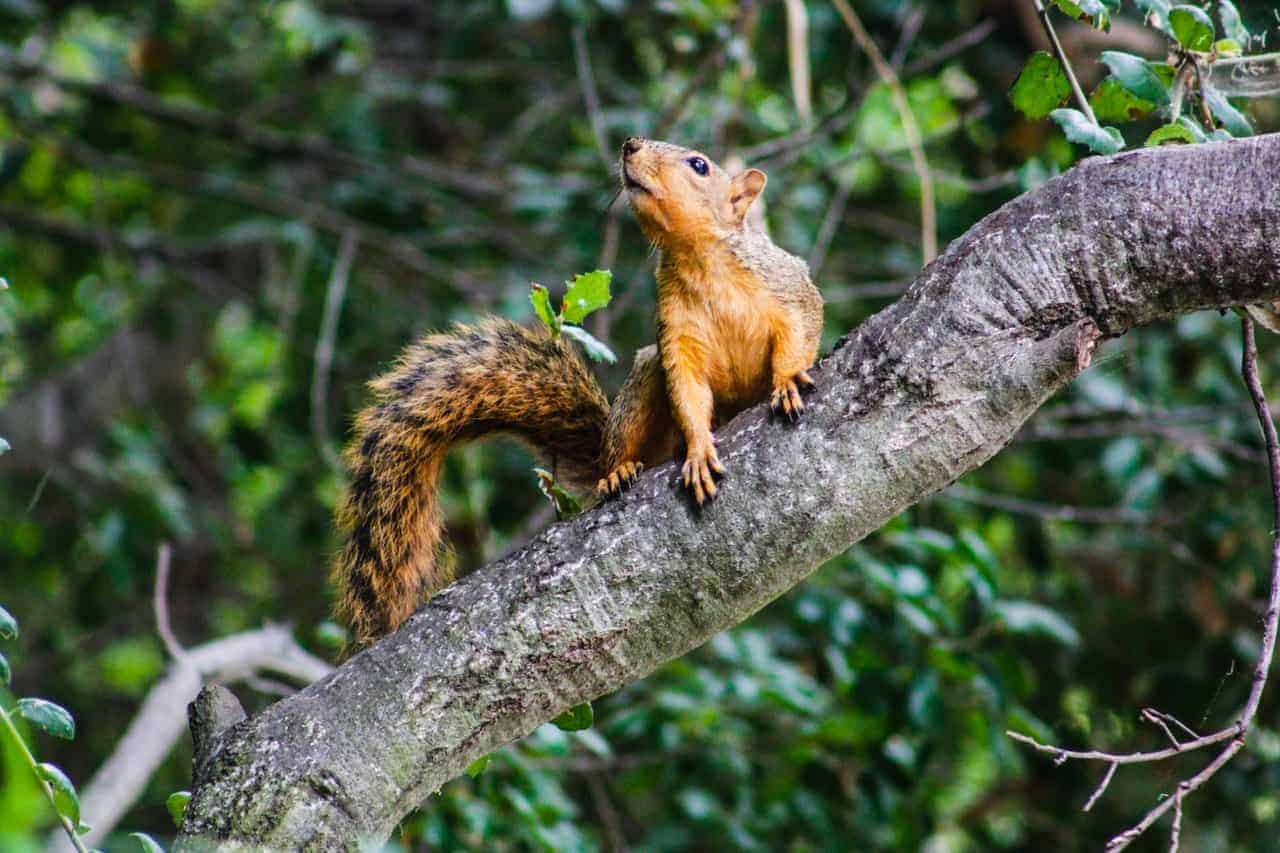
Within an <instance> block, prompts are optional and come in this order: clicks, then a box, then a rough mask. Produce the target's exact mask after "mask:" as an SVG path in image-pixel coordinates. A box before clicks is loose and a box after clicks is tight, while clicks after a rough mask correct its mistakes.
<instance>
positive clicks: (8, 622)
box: [0, 438, 18, 640]
mask: <svg viewBox="0 0 1280 853" xmlns="http://www.w3.org/2000/svg"><path fill="white" fill-rule="evenodd" d="M0 441H4V439H3V438H0ZM17 636H18V620H17V619H14V618H13V614H12V613H10V612H9V611H8V610H5V609H4V608H3V607H0V637H3V638H4V639H6V640H12V639H14V638H15V637H17Z"/></svg>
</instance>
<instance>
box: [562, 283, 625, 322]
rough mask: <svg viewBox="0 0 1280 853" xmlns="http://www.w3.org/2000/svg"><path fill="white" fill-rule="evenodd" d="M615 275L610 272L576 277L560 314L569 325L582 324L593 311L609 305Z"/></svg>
mask: <svg viewBox="0 0 1280 853" xmlns="http://www.w3.org/2000/svg"><path fill="white" fill-rule="evenodd" d="M612 280H613V273H611V272H609V271H608V270H596V271H595V272H589V273H583V274H582V275H575V276H574V277H573V281H571V282H569V289H568V290H566V291H565V293H564V302H563V303H561V305H560V313H561V315H563V316H564V319H565V321H566V322H568V323H581V322H582V321H583V319H584V318H585V317H586V316H587V315H588V314H590V313H591V312H592V311H598V310H599V309H601V308H603V307H604V306H606V305H608V304H609V299H610V298H611V297H610V296H609V283H610V282H611V281H612Z"/></svg>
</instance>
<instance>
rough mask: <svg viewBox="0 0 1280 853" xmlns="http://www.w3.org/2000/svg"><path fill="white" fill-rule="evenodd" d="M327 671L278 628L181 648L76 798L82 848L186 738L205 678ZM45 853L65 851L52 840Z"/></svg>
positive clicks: (301, 677) (311, 677)
mask: <svg viewBox="0 0 1280 853" xmlns="http://www.w3.org/2000/svg"><path fill="white" fill-rule="evenodd" d="M332 670H333V667H331V666H330V665H329V664H327V663H325V662H324V661H322V660H320V659H319V658H317V657H315V656H313V655H311V654H308V653H307V652H306V651H304V650H303V649H302V647H301V646H299V645H298V644H297V642H296V641H295V640H294V639H293V634H292V632H290V630H289V629H288V628H287V627H285V626H283V625H267V626H266V627H263V628H259V629H257V630H254V631H245V632H243V633H240V634H233V635H231V636H229V637H223V638H222V639H220V640H213V641H212V642H208V643H205V644H203V645H200V646H195V647H193V648H190V649H187V650H186V651H185V655H184V657H183V658H182V659H180V660H176V661H175V663H174V665H173V666H172V667H170V669H169V672H168V673H167V674H166V675H165V677H164V678H162V679H161V680H160V681H158V682H156V684H155V685H154V686H153V687H152V688H151V690H150V691H149V692H148V693H147V697H146V699H144V700H143V702H142V706H141V707H140V708H139V709H138V713H137V714H136V715H135V716H134V718H133V721H132V722H131V723H130V724H129V727H128V729H126V730H125V733H124V736H123V737H121V738H120V740H119V742H117V743H116V747H115V749H114V750H113V751H112V753H111V755H110V756H109V757H108V758H107V760H106V761H105V762H103V763H102V765H101V766H100V767H99V768H98V771H97V772H96V773H94V775H93V778H92V779H90V780H89V783H88V784H87V785H86V786H85V787H84V788H83V790H82V791H81V795H80V814H81V819H82V820H83V822H85V823H87V824H89V825H90V826H91V827H92V829H91V830H89V832H88V833H86V834H85V835H84V842H85V844H87V845H90V846H96V845H97V844H98V843H99V842H100V841H101V840H102V839H104V838H106V837H107V836H108V835H109V834H110V833H111V830H112V829H113V828H114V827H115V825H116V823H117V822H118V821H119V820H120V818H122V817H123V816H124V814H125V813H126V812H127V811H128V810H129V808H130V807H131V806H132V805H133V803H134V802H135V801H136V800H137V799H138V797H139V796H140V795H141V794H142V792H143V790H144V789H145V788H146V786H147V783H148V782H149V781H150V779H151V777H152V775H153V774H154V773H155V769H156V768H157V767H159V766H160V763H161V762H162V761H164V759H165V757H166V756H168V755H169V753H170V752H171V751H172V750H173V746H174V744H175V743H177V741H178V738H179V737H181V736H182V733H183V732H184V731H186V727H187V723H186V706H187V703H188V702H190V701H191V700H192V699H194V698H195V696H196V694H197V693H198V692H200V687H201V685H202V684H203V681H204V680H205V679H206V678H216V679H218V680H222V681H235V680H239V679H244V678H249V677H251V676H253V675H255V674H256V673H258V672H263V671H269V672H275V673H278V674H280V675H283V676H286V677H287V678H289V679H290V680H292V681H295V682H297V683H299V684H309V683H311V682H312V681H316V680H318V679H320V678H323V677H324V676H325V675H327V674H329V673H330V672H331V671H332ZM49 847H50V849H63V850H65V849H69V845H67V844H66V842H64V841H62V840H61V839H60V838H58V837H56V836H55V837H52V838H50V839H49Z"/></svg>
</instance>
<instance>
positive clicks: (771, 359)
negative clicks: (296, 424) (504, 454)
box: [333, 139, 822, 644]
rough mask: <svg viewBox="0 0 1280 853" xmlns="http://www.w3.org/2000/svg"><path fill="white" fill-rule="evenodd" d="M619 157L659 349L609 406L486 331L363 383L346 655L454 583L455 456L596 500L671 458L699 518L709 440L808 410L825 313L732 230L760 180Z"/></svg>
mask: <svg viewBox="0 0 1280 853" xmlns="http://www.w3.org/2000/svg"><path fill="white" fill-rule="evenodd" d="M623 151H624V154H623V162H622V171H623V179H624V184H625V186H626V188H627V190H628V196H629V199H630V201H631V205H632V208H633V209H634V210H635V212H636V217H637V219H638V220H639V222H640V226H641V228H642V229H643V230H644V232H645V234H646V236H648V237H649V239H650V240H652V241H653V242H654V244H655V245H656V246H657V247H658V249H659V250H660V251H661V261H660V263H659V267H658V274H657V281H658V311H657V314H658V316H657V326H658V341H657V347H656V349H655V348H651V347H646V348H645V349H642V350H641V351H640V352H638V353H637V354H636V359H635V365H634V366H633V367H632V370H631V373H630V375H629V376H628V377H627V381H626V383H625V384H624V385H623V387H622V389H621V391H620V392H619V393H618V397H617V399H616V400H615V401H614V404H613V406H612V407H608V406H607V403H606V400H605V398H604V395H603V393H601V391H600V389H599V387H598V386H597V384H596V382H595V380H594V379H593V378H592V376H591V373H590V371H588V370H587V368H586V366H585V365H584V364H583V362H582V360H581V359H580V358H579V357H578V356H577V354H576V353H574V352H573V351H572V350H571V349H570V347H569V345H568V343H566V342H565V341H564V340H552V339H551V337H550V335H549V334H548V333H546V332H545V331H541V330H530V329H526V328H523V327H521V326H518V325H516V324H514V323H510V322H507V321H503V320H496V319H491V320H487V321H484V322H482V323H480V324H479V325H476V326H459V327H456V328H455V329H454V330H453V331H452V332H450V333H448V334H439V335H430V336H428V337H426V338H424V339H422V340H421V341H419V342H418V343H416V344H414V345H412V346H411V347H409V348H408V349H407V350H406V351H405V352H404V354H403V355H402V356H401V358H400V361H399V362H398V364H397V365H396V366H395V367H394V368H393V369H392V370H391V371H390V372H389V373H387V374H386V375H385V376H383V377H381V378H379V379H377V380H375V381H374V382H372V383H371V387H372V389H373V392H374V396H375V401H374V404H373V405H372V406H370V407H369V408H367V409H365V410H364V411H363V412H361V413H360V415H359V417H358V418H357V419H356V426H355V431H354V436H353V438H352V442H351V445H350V448H349V449H348V451H347V457H346V458H347V462H348V464H349V466H350V468H351V474H352V483H351V486H350V488H349V489H348V491H347V494H346V497H345V498H344V501H343V504H342V507H341V508H340V509H339V512H338V518H337V520H338V525H339V527H340V528H341V529H342V530H343V531H344V532H345V534H346V539H345V542H344V544H343V547H342V550H341V551H340V552H339V554H338V556H337V558H336V560H335V562H334V568H333V576H334V579H335V582H336V583H337V585H338V587H339V589H340V595H339V600H338V607H337V610H338V614H339V616H340V617H341V618H343V619H345V620H346V621H348V622H349V623H350V624H351V626H352V628H353V630H354V633H355V636H356V640H357V642H358V643H361V644H363V643H367V642H369V641H370V640H373V639H375V638H377V637H378V636H380V635H382V634H384V633H387V632H388V631H390V630H392V629H394V628H395V627H397V626H398V625H399V624H400V623H401V622H403V621H404V620H405V619H406V618H408V617H409V615H410V614H412V613H413V611H414V610H415V609H416V607H417V606H418V604H419V602H421V600H422V598H423V595H424V594H426V595H429V594H431V593H432V592H435V591H436V590H438V589H440V588H442V587H443V586H444V585H445V584H447V583H449V582H450V581H451V580H452V577H451V575H450V572H449V570H448V569H447V568H446V567H444V566H441V565H440V564H439V563H438V562H437V560H436V552H437V550H438V549H439V547H440V528H441V520H440V513H439V509H438V507H437V505H436V495H435V492H436V479H437V477H438V476H439V472H440V468H441V465H442V464H443V459H444V455H445V453H446V452H447V451H448V450H449V448H450V447H452V446H453V445H454V444H457V443H459V442H463V441H467V440H471V439H474V438H479V437H481V436H483V435H487V434H490V433H494V432H505V433H509V434H512V435H515V436H517V437H519V438H521V439H523V440H524V441H525V442H526V443H528V444H529V445H530V446H532V447H533V448H534V449H535V450H536V451H537V452H538V453H539V454H540V455H541V456H543V457H544V458H546V459H547V461H548V464H549V465H550V466H552V467H553V468H554V469H555V470H556V474H557V476H558V477H559V478H560V479H561V481H562V482H564V483H565V484H566V485H568V486H570V487H571V488H587V487H589V485H590V484H591V483H595V485H596V490H597V493H598V494H599V495H600V496H601V497H608V496H610V495H614V494H617V493H618V492H620V491H621V490H622V489H624V488H626V486H627V485H629V484H630V483H631V482H633V481H634V479H635V477H636V476H637V475H638V474H639V473H640V471H641V470H643V468H645V467H646V466H653V465H657V464H659V463H661V462H665V461H667V460H668V459H671V458H672V457H673V456H675V455H676V454H677V453H678V452H679V450H680V447H681V445H683V447H684V449H685V465H684V469H683V477H684V482H685V484H686V485H687V486H688V487H689V489H690V490H691V491H692V493H693V496H694V499H695V500H696V501H697V502H698V503H699V504H702V503H703V502H704V501H705V500H707V499H709V498H710V497H712V496H714V495H715V493H716V489H717V486H716V481H715V478H716V475H717V474H722V473H723V472H724V469H723V466H722V465H721V464H720V460H719V458H718V457H717V456H716V450H715V440H714V438H713V436H712V429H713V428H714V427H715V426H717V425H719V424H721V423H724V422H725V421H727V420H728V419H729V418H731V417H733V415H735V414H737V413H738V412H739V411H741V410H743V409H745V408H746V407H748V406H750V405H753V404H755V403H757V402H759V401H760V400H763V399H765V398H766V397H771V403H772V405H773V406H774V408H775V409H776V410H777V411H779V412H780V413H783V414H786V415H788V416H790V417H795V416H796V415H798V414H799V412H800V411H801V410H802V409H803V407H804V404H803V402H802V400H801V398H800V393H799V389H800V388H801V387H803V386H805V385H808V384H811V382H810V380H809V377H808V375H807V373H806V372H805V371H806V369H807V368H808V367H809V365H811V364H812V363H813V360H814V358H815V356H816V355H817V350H818V338H819V336H820V334H821V331H822V298H821V296H820V295H819V294H818V291H817V289H816V288H815V287H814V286H813V284H812V283H811V282H810V281H809V275H808V268H807V267H806V266H805V264H804V262H803V261H801V260H799V259H798V258H795V257H794V256H792V255H789V254H787V253H786V252H784V251H782V250H781V249H779V248H778V247H777V246H775V245H774V244H773V242H772V241H771V240H770V239H769V237H768V235H767V234H765V233H764V232H763V231H761V230H757V229H755V228H754V227H752V226H750V225H749V224H748V223H747V222H746V221H745V220H746V214H747V211H748V210H749V209H750V207H751V205H752V203H753V202H754V201H755V199H756V198H757V197H758V196H759V195H760V193H761V192H762V191H763V189H764V186H765V182H766V179H765V176H764V173H763V172H760V171H759V170H757V169H748V170H746V171H744V172H742V173H740V174H738V175H736V176H732V177H731V176H729V175H727V174H726V173H725V172H724V171H723V170H722V169H720V167H718V166H716V165H715V164H714V163H712V162H711V161H710V160H708V159H707V158H705V157H704V156H703V155H700V154H698V153H697V152H695V151H690V150H688V149H685V148H679V147H677V146H674V145H669V144H667V143H662V142H652V141H649V140H637V139H631V140H628V141H627V144H626V145H625V146H624V147H623ZM694 158H697V159H699V160H701V161H702V163H703V167H702V168H704V169H705V172H706V173H705V174H701V173H700V172H699V171H698V170H697V169H695V168H693V167H692V166H691V160H693V159H694Z"/></svg>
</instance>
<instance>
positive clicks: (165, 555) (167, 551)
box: [152, 542, 187, 661]
mask: <svg viewBox="0 0 1280 853" xmlns="http://www.w3.org/2000/svg"><path fill="white" fill-rule="evenodd" d="M172 551H173V549H172V548H170V547H169V543H168V542H161V543H160V547H159V548H157V549H156V586H155V594H154V597H153V599H152V607H153V608H154V610H155V613H156V633H157V634H159V635H160V642H162V643H164V648H165V651H167V652H168V653H169V657H171V658H173V659H174V660H175V661H181V660H184V659H185V658H186V656H187V650H186V649H184V648H182V644H181V643H179V642H178V638H177V637H176V636H174V633H173V625H171V624H170V622H169V566H170V563H171V560H170V558H171V557H172Z"/></svg>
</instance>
